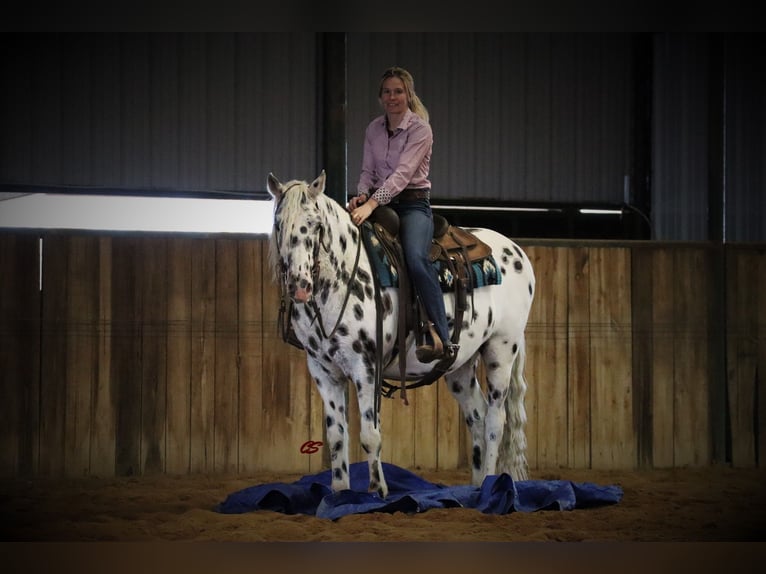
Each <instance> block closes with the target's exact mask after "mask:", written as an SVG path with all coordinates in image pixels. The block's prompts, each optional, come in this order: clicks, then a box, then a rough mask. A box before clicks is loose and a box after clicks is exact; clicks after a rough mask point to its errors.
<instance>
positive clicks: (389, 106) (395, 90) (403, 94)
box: [380, 76, 407, 114]
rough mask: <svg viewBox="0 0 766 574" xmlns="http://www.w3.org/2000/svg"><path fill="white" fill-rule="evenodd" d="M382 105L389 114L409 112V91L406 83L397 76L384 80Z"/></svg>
mask: <svg viewBox="0 0 766 574" xmlns="http://www.w3.org/2000/svg"><path fill="white" fill-rule="evenodd" d="M380 103H381V104H382V106H383V109H384V110H385V112H386V113H387V114H403V113H404V112H405V111H407V91H406V90H405V89H404V82H402V81H401V80H400V79H399V78H397V77H396V76H391V77H390V78H386V79H385V80H383V87H382V88H381V90H380Z"/></svg>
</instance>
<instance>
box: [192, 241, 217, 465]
mask: <svg viewBox="0 0 766 574" xmlns="http://www.w3.org/2000/svg"><path fill="white" fill-rule="evenodd" d="M191 270H192V272H191V301H192V309H191V320H192V327H191V328H192V342H191V347H192V350H191V388H190V397H189V399H190V462H189V464H190V467H191V472H192V473H206V472H213V471H214V458H213V456H214V455H213V429H214V418H213V417H214V412H213V408H214V404H215V402H214V394H213V391H214V382H215V337H214V333H215V242H214V241H210V240H206V239H195V240H194V243H193V245H192V261H191Z"/></svg>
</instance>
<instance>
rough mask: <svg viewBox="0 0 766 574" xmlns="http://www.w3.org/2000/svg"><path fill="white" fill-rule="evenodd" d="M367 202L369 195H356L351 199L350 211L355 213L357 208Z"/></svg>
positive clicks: (349, 203)
mask: <svg viewBox="0 0 766 574" xmlns="http://www.w3.org/2000/svg"><path fill="white" fill-rule="evenodd" d="M365 201H367V194H366V193H362V194H360V195H355V196H354V197H352V198H351V200H350V201H349V202H348V207H347V209H348V211H349V212H351V211H354V210H355V209H356V208H357V207H359V206H360V205H362V204H363V203H364V202H365Z"/></svg>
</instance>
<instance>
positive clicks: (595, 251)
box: [589, 247, 636, 469]
mask: <svg viewBox="0 0 766 574" xmlns="http://www.w3.org/2000/svg"><path fill="white" fill-rule="evenodd" d="M589 251H590V261H591V276H590V281H591V298H590V309H591V321H592V323H591V326H592V331H591V364H592V369H591V375H592V379H591V413H592V423H591V424H592V426H591V436H592V442H591V447H592V453H591V456H592V466H593V468H609V469H613V468H633V467H634V466H635V465H636V445H635V436H634V434H633V429H634V428H635V425H634V423H633V396H632V390H633V389H632V373H631V367H632V355H631V331H632V327H631V315H630V301H631V296H630V280H629V270H630V251H629V250H628V249H624V248H601V247H594V248H591V249H590V250H589Z"/></svg>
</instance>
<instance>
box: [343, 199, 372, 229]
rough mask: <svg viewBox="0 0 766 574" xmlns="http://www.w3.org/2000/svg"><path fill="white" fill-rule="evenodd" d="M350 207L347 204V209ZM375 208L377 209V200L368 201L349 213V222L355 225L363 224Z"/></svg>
mask: <svg viewBox="0 0 766 574" xmlns="http://www.w3.org/2000/svg"><path fill="white" fill-rule="evenodd" d="M354 199H356V198H354ZM350 206H351V202H349V207H350ZM376 207H378V202H377V200H375V199H372V198H370V199H368V200H367V201H365V202H364V203H362V204H361V205H359V206H358V207H355V208H354V209H353V210H352V211H351V221H353V222H354V223H355V224H356V225H362V223H364V222H365V221H366V220H367V218H368V217H370V215H371V214H372V212H373V211H375V208H376Z"/></svg>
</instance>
